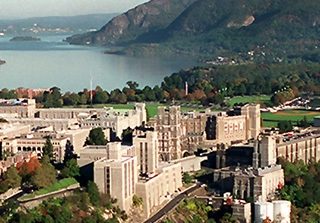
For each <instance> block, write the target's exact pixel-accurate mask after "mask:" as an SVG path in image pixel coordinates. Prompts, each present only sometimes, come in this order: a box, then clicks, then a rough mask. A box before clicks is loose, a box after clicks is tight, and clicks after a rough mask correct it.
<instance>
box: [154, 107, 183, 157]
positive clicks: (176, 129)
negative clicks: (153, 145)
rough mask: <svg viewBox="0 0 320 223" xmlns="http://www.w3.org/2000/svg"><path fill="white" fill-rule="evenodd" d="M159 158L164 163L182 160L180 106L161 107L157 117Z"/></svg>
mask: <svg viewBox="0 0 320 223" xmlns="http://www.w3.org/2000/svg"><path fill="white" fill-rule="evenodd" d="M156 131H157V132H158V142H159V144H158V146H159V147H158V148H159V157H160V160H162V161H171V160H175V159H180V158H181V156H182V154H181V137H182V125H181V111H180V106H170V107H169V108H165V107H159V108H158V115H157V117H156Z"/></svg>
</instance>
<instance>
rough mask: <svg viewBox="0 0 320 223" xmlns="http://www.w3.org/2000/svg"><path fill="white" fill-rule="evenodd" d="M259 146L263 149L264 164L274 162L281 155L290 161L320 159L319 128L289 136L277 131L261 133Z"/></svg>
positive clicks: (306, 161)
mask: <svg viewBox="0 0 320 223" xmlns="http://www.w3.org/2000/svg"><path fill="white" fill-rule="evenodd" d="M257 147H258V149H259V150H260V151H261V162H262V164H264V165H267V164H269V163H274V162H275V160H277V159H278V158H280V157H281V158H284V159H286V160H288V161H290V162H294V161H296V160H302V161H304V162H305V163H308V162H309V161H319V160H320V134H319V132H318V130H314V131H312V130H311V131H307V132H304V133H296V134H289V135H287V136H284V135H280V134H276V133H266V134H261V135H260V136H259V140H258V143H257Z"/></svg>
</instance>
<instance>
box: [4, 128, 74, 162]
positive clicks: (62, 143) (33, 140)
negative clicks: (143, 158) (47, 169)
mask: <svg viewBox="0 0 320 223" xmlns="http://www.w3.org/2000/svg"><path fill="white" fill-rule="evenodd" d="M68 140H70V139H69V138H68V137H65V136H62V137H60V136H53V137H52V138H51V143H52V145H53V158H54V160H56V161H57V162H62V161H63V158H64V152H65V148H66V144H67V141H68ZM45 143H46V138H44V137H40V136H39V135H37V134H25V135H21V136H20V137H16V138H10V139H3V140H2V150H3V151H7V152H9V153H12V154H20V153H25V152H35V153H36V154H37V155H38V157H41V156H42V153H43V147H44V145H45Z"/></svg>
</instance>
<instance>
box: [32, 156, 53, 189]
mask: <svg viewBox="0 0 320 223" xmlns="http://www.w3.org/2000/svg"><path fill="white" fill-rule="evenodd" d="M31 182H32V184H33V185H34V186H35V187H36V188H44V187H47V186H50V185H51V184H53V183H55V182H56V170H55V168H54V167H53V166H52V165H51V163H50V160H49V157H48V156H47V155H44V156H43V157H42V160H41V166H40V167H39V168H38V169H37V170H36V171H35V174H34V176H32V178H31Z"/></svg>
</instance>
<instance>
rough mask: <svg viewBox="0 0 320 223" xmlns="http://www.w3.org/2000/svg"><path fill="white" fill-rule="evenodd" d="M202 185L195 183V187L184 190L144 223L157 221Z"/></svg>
mask: <svg viewBox="0 0 320 223" xmlns="http://www.w3.org/2000/svg"><path fill="white" fill-rule="evenodd" d="M199 187H200V185H198V184H197V185H194V186H193V187H191V188H189V189H188V190H186V191H184V192H182V193H181V194H179V195H178V196H176V197H175V198H173V199H172V200H171V201H170V202H169V203H168V204H167V205H166V206H164V207H163V208H162V209H160V210H159V211H158V212H157V213H156V214H154V215H153V216H152V217H151V218H149V219H148V220H146V221H145V222H144V223H155V222H157V221H158V220H159V219H161V218H162V217H163V216H164V215H166V214H167V213H168V212H169V211H171V210H172V209H173V208H175V207H176V205H177V204H179V203H180V201H182V199H183V198H185V197H187V196H188V195H189V194H190V193H192V192H193V191H195V190H196V189H198V188H199Z"/></svg>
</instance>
